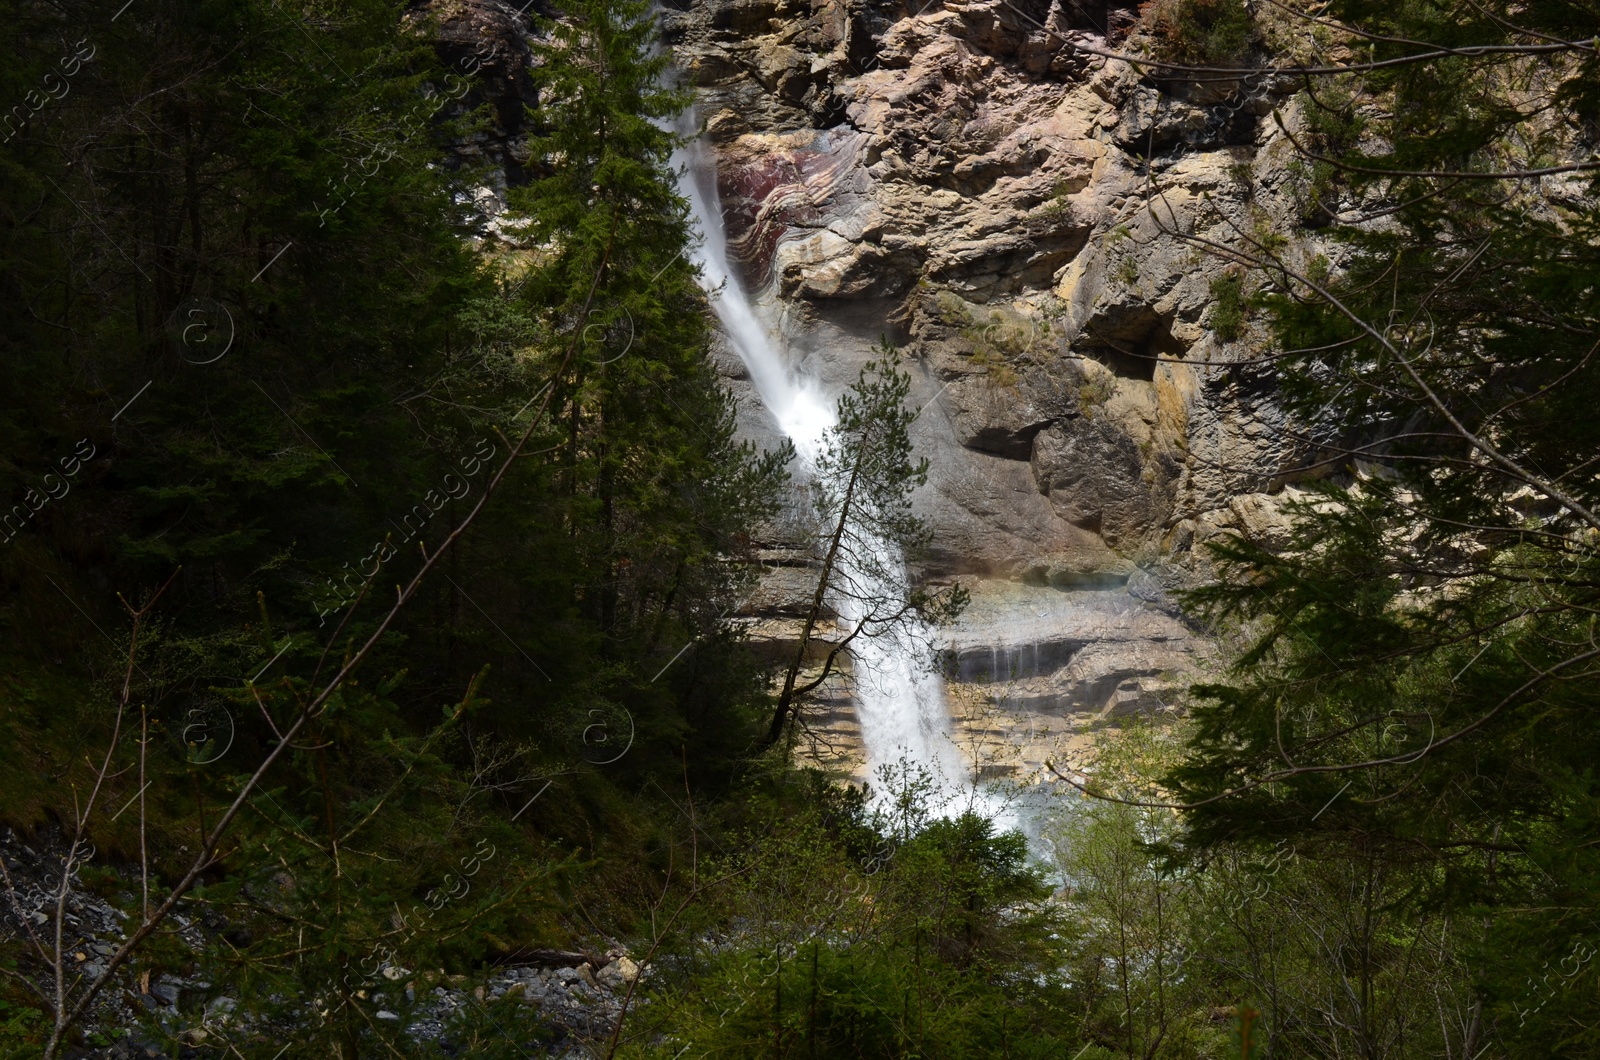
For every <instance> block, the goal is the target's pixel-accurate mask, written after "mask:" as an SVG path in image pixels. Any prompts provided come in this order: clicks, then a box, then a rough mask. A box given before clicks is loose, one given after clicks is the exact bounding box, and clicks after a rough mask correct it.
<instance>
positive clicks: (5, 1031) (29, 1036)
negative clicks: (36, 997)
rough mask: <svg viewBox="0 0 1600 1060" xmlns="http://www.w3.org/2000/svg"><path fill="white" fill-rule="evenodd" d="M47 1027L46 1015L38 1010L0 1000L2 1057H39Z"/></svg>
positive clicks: (6, 1058) (0, 1055)
mask: <svg viewBox="0 0 1600 1060" xmlns="http://www.w3.org/2000/svg"><path fill="white" fill-rule="evenodd" d="M46 1026H47V1021H46V1019H45V1015H44V1013H43V1012H40V1011H39V1010H38V1009H37V1008H33V1007H32V1006H28V1005H15V1004H12V1003H11V1002H9V1001H4V1000H0V1057H4V1058H5V1060H22V1058H23V1057H33V1056H37V1055H39V1048H40V1046H42V1045H43V1044H44V1031H45V1028H46Z"/></svg>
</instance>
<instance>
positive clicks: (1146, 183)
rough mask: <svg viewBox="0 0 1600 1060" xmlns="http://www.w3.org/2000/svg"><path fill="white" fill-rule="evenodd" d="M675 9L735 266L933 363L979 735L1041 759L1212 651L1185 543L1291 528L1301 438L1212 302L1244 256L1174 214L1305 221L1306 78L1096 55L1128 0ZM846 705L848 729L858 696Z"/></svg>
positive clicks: (919, 365)
mask: <svg viewBox="0 0 1600 1060" xmlns="http://www.w3.org/2000/svg"><path fill="white" fill-rule="evenodd" d="M679 7H680V8H681V9H679V10H671V11H669V12H668V13H667V14H666V16H665V21H664V25H665V29H666V33H667V36H668V39H669V41H670V42H671V43H672V45H673V46H674V47H675V49H676V50H677V54H678V56H679V57H680V60H681V62H682V64H683V66H684V68H685V70H686V71H687V75H688V77H689V79H690V80H691V81H692V83H693V85H694V86H695V87H696V89H697V90H698V98H699V100H700V105H699V116H700V118H701V120H702V121H703V122H704V124H705V128H706V130H707V134H708V136H709V138H710V139H711V140H712V142H713V143H714V144H715V146H716V150H717V165H718V172H717V180H718V185H719V187H720V190H721V194H722V199H723V205H724V212H725V217H726V222H727V225H728V229H729V236H730V244H731V248H732V250H733V252H734V255H735V256H736V257H737V259H738V261H739V263H740V265H741V266H742V268H743V269H744V271H745V276H746V280H747V285H748V286H749V287H750V289H751V290H753V291H761V292H763V297H764V298H765V299H767V300H768V302H769V303H770V304H772V306H773V307H774V308H775V310H776V312H777V313H778V314H779V315H780V316H781V318H782V320H783V321H784V328H785V331H786V333H787V338H788V340H789V343H790V347H791V349H792V350H793V351H795V356H796V358H797V359H802V358H803V359H804V360H805V361H806V364H807V367H808V368H809V369H810V370H812V371H814V372H818V373H820V374H821V375H822V376H823V377H824V378H825V379H826V380H827V381H828V382H830V383H831V384H832V385H834V386H836V387H838V388H842V387H843V386H844V385H846V383H847V382H848V380H849V379H850V378H852V377H853V376H854V374H855V372H856V371H857V370H858V368H859V366H860V364H861V363H862V362H863V361H864V360H865V359H866V358H867V357H868V356H869V355H870V350H871V347H872V346H873V344H874V343H875V342H876V341H877V340H878V338H879V337H880V335H887V336H888V337H890V338H892V339H894V340H895V341H897V342H899V343H901V344H902V345H903V347H904V349H905V350H906V351H907V353H908V354H909V357H910V358H911V361H912V363H913V365H914V370H915V373H916V376H917V393H916V394H914V400H915V401H916V403H917V404H918V405H925V408H924V410H923V413H922V416H921V418H920V419H919V421H918V430H919V437H918V443H919V445H920V446H921V447H922V449H923V452H924V453H925V454H927V455H928V456H930V458H931V459H932V461H933V474H932V481H931V482H930V483H929V486H928V488H927V490H926V491H925V493H924V495H923V496H922V497H921V501H922V503H923V505H924V507H925V511H926V513H927V514H928V515H929V516H930V517H931V518H932V519H933V521H934V523H935V525H936V527H937V530H938V543H937V551H936V553H935V555H934V556H933V557H932V560H931V562H930V563H929V565H928V566H927V568H926V569H925V570H924V572H923V574H924V576H926V577H929V578H933V579H949V578H960V579H962V580H964V581H965V582H966V583H967V584H968V585H969V587H970V588H971V589H972V590H973V593H974V598H975V602H974V606H973V607H972V609H971V610H970V611H969V613H968V615H967V616H966V617H965V618H964V619H963V620H962V621H961V622H960V624H959V625H958V626H957V627H956V628H955V629H953V630H951V631H949V636H950V638H951V639H950V646H951V650H952V652H953V657H954V659H955V663H954V667H955V669H954V674H953V676H954V678H955V684H956V687H955V689H954V695H953V699H954V700H955V701H956V702H957V703H958V704H959V705H960V710H959V711H958V712H959V713H961V714H962V715H963V718H964V721H963V730H964V732H965V733H966V735H967V736H968V737H969V739H970V740H971V741H976V742H983V741H988V742H989V743H991V744H994V743H1002V744H1003V743H1006V742H1008V741H1009V742H1010V743H1011V744H1012V745H1013V746H1011V747H1010V748H1009V749H1005V750H1002V751H1001V752H999V753H998V757H996V758H993V759H992V761H991V765H998V767H999V768H1001V769H1002V770H1007V769H1012V768H1021V769H1024V770H1026V769H1027V768H1029V767H1031V766H1036V765H1037V764H1038V763H1039V761H1040V760H1041V759H1042V758H1043V757H1045V756H1046V755H1048V754H1049V753H1051V747H1052V746H1053V743H1052V741H1054V740H1055V739H1057V738H1058V737H1059V736H1060V734H1062V733H1071V732H1079V731H1082V730H1085V729H1088V728H1092V727H1094V726H1095V725H1097V724H1100V723H1102V722H1103V721H1105V720H1106V719H1108V718H1110V717H1114V716H1115V715H1116V714H1117V713H1118V712H1121V711H1126V710H1131V709H1160V708H1161V707H1162V706H1163V705H1164V704H1166V703H1167V702H1168V701H1170V699H1171V696H1170V693H1171V692H1172V691H1174V690H1175V689H1176V688H1177V687H1179V686H1181V685H1182V684H1183V683H1185V682H1186V681H1187V680H1188V679H1189V678H1190V677H1191V676H1192V674H1193V673H1194V671H1195V670H1196V669H1197V668H1198V667H1199V666H1201V665H1203V663H1204V660H1205V658H1206V657H1207V654H1208V646H1207V645H1206V643H1205V642H1204V641H1203V640H1202V639H1200V638H1198V637H1197V636H1196V635H1195V634H1194V633H1193V632H1192V630H1190V628H1189V627H1187V626H1186V625H1185V624H1184V622H1183V621H1182V619H1181V617H1180V616H1179V615H1178V614H1177V612H1176V610H1175V609H1174V608H1173V607H1172V606H1171V604H1170V602H1169V601H1168V599H1167V595H1166V591H1167V589H1168V588H1169V587H1170V586H1171V584H1172V583H1173V582H1174V581H1181V580H1183V579H1184V578H1185V577H1188V576H1192V574H1193V571H1194V567H1195V563H1196V559H1195V557H1196V552H1195V546H1196V545H1197V544H1198V543H1200V542H1203V541H1204V540H1205V539H1206V538H1207V537H1209V536H1212V535H1214V534H1216V533H1218V532H1222V531H1225V530H1242V531H1246V532H1250V533H1254V534H1256V535H1258V536H1266V537H1269V538H1270V536H1271V535H1272V534H1273V533H1275V532H1281V529H1282V527H1281V522H1280V519H1279V517H1278V516H1277V515H1276V511H1277V507H1278V505H1277V499H1276V498H1275V497H1274V496H1272V495H1273V494H1277V493H1279V492H1280V491H1281V490H1282V489H1283V487H1284V485H1285V481H1284V480H1285V478H1286V477H1287V475H1288V472H1289V469H1290V468H1291V467H1292V466H1294V463H1295V460H1296V453H1295V452H1294V446H1293V445H1292V444H1290V443H1289V440H1288V439H1286V438H1285V436H1284V424H1283V423H1282V421H1281V418H1280V416H1279V414H1278V412H1277V409H1276V408H1275V405H1274V401H1273V379H1272V373H1271V370H1270V363H1269V362H1267V361H1265V360H1264V359H1263V354H1264V353H1265V352H1267V351H1265V350H1264V349H1263V347H1262V344H1261V336H1260V335H1259V334H1257V333H1255V332H1254V331H1253V330H1252V328H1251V326H1250V324H1249V321H1248V320H1246V319H1243V318H1242V315H1241V314H1240V313H1239V312H1236V311H1232V310H1231V309H1230V310H1227V311H1229V312H1232V317H1231V318H1230V319H1228V320H1226V321H1222V322H1221V323H1220V325H1219V326H1213V325H1214V324H1216V323H1217V320H1216V318H1215V316H1214V314H1215V313H1216V312H1217V310H1216V309H1215V308H1214V304H1215V303H1216V302H1217V300H1218V295H1219V293H1220V294H1222V295H1223V297H1224V300H1225V301H1226V300H1227V295H1228V292H1229V288H1230V285H1231V286H1232V289H1233V290H1234V291H1237V285H1238V282H1239V280H1238V278H1237V276H1236V275H1234V274H1233V273H1230V267H1229V263H1228V262H1227V261H1226V260H1225V259H1224V258H1222V257H1220V256H1217V255H1208V254H1204V253H1200V252H1197V251H1196V249H1195V248H1194V246H1193V245H1192V244H1191V243H1188V242H1185V241H1184V240H1183V239H1180V238H1179V237H1178V233H1185V234H1193V235H1199V236H1202V237H1205V238H1207V239H1210V240H1212V241H1214V242H1216V243H1219V244H1222V245H1225V246H1226V245H1240V243H1241V241H1242V240H1243V239H1245V238H1247V237H1249V236H1250V235H1251V234H1252V233H1255V232H1260V231H1262V230H1264V229H1265V228H1267V227H1273V228H1279V227H1281V226H1282V224H1283V223H1284V222H1286V221H1288V222H1293V221H1294V220H1295V219H1296V218H1297V200H1296V196H1295V194H1294V192H1295V188H1294V187H1293V183H1292V180H1293V178H1292V174H1291V171H1290V168H1289V167H1288V166H1287V162H1288V161H1289V157H1290V155H1289V148H1290V144H1289V143H1288V142H1287V141H1286V139H1285V138H1284V136H1283V134H1282V132H1281V131H1280V130H1279V128H1278V126H1277V124H1276V123H1275V122H1274V121H1273V119H1272V118H1271V117H1270V115H1271V112H1272V110H1273V108H1274V107H1285V105H1286V103H1287V96H1286V94H1285V93H1286V92H1287V91H1288V90H1289V88H1290V86H1288V85H1277V84H1273V83H1270V82H1268V81H1263V80H1255V81H1251V82H1245V83H1241V82H1237V81H1235V82H1223V83H1203V84H1190V85H1181V84H1177V85H1175V84H1170V83H1168V84H1164V85H1161V84H1155V83H1152V82H1151V81H1149V80H1148V79H1144V78H1141V76H1140V74H1139V73H1138V72H1136V71H1135V70H1133V69H1132V68H1131V67H1130V66H1129V65H1128V64H1125V63H1118V62H1114V61H1113V62H1108V61H1106V60H1103V59H1100V58H1097V57H1094V56H1092V55H1089V54H1087V53H1085V52H1082V51H1079V50H1077V49H1076V48H1075V47H1074V45H1075V44H1087V45H1089V46H1091V47H1097V48H1102V49H1104V48H1106V47H1107V38H1108V36H1109V37H1110V38H1111V46H1112V47H1115V46H1116V44H1117V43H1118V38H1119V37H1120V35H1121V34H1122V33H1123V32H1125V31H1126V30H1127V28H1128V27H1129V26H1130V25H1131V24H1132V23H1133V21H1134V16H1133V15H1132V13H1131V12H1129V11H1127V10H1125V9H1119V8H1117V7H1115V6H1113V7H1109V8H1108V7H1105V6H1103V5H1102V6H1098V7H1097V6H1094V5H1082V4H1076V5H1075V4H1071V3H1064V2H1063V0H967V2H958V0H943V2H940V0H932V2H926V3H920V2H913V3H910V4H906V3H888V2H880V0H711V2H708V3H696V4H692V5H689V6H687V7H684V6H683V5H679ZM1288 109H1290V110H1291V111H1292V108H1288ZM1237 271H1238V270H1237V269H1234V273H1237ZM729 373H730V375H731V376H734V377H737V376H738V375H739V372H738V370H737V368H736V367H732V366H730V369H729ZM735 385H738V380H737V378H735ZM747 396H748V397H749V405H750V406H751V408H752V410H753V411H752V415H751V422H752V423H753V424H759V423H760V421H761V415H760V412H759V406H758V405H757V403H756V402H755V399H754V396H753V394H747ZM757 430H759V427H758V428H757ZM1199 562H1201V563H1202V564H1203V559H1202V560H1200V561H1199ZM775 578H776V579H777V580H778V581H779V582H781V581H782V579H783V578H788V579H790V580H793V579H794V578H795V573H794V570H793V569H792V567H785V568H784V572H783V574H782V575H777V576H775ZM782 595H783V594H782V592H781V591H776V586H775V593H774V598H776V597H781V596H782ZM765 618H766V619H767V622H766V623H765V626H764V628H766V629H767V630H768V631H771V630H772V628H773V626H774V623H776V624H777V625H778V626H780V627H781V619H782V615H781V613H778V612H774V611H770V610H769V611H768V612H767V613H766V615H765ZM778 635H779V636H780V637H781V632H780V633H779V634H778ZM826 728H827V729H828V731H830V732H832V733H834V734H836V735H839V734H842V735H845V736H848V732H849V728H850V725H849V712H848V710H847V709H842V708H841V709H840V710H838V711H836V712H835V716H834V717H833V718H832V719H831V720H830V724H829V725H828V726H826ZM1019 733H1020V734H1023V735H1022V737H1021V738H1020V741H1019V739H1018V735H1017V734H1019ZM1002 736H1003V737H1005V739H1001V737H1002ZM845 742H846V743H848V740H846V741H845ZM1019 742H1020V746H1015V745H1017V744H1018V743H1019ZM843 754H844V757H846V758H848V750H846V751H845V752H844V753H843Z"/></svg>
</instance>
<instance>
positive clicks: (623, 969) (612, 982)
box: [597, 957, 639, 990]
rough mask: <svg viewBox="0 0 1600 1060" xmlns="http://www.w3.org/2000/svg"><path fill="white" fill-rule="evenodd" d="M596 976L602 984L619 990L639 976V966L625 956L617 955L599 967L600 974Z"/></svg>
mask: <svg viewBox="0 0 1600 1060" xmlns="http://www.w3.org/2000/svg"><path fill="white" fill-rule="evenodd" d="M597 978H598V979H599V980H600V982H601V983H602V984H603V985H605V986H609V987H610V988H611V989H613V990H619V989H622V988H625V987H626V986H627V985H628V984H630V983H632V982H633V981H634V980H636V979H638V978H639V966H638V965H637V964H635V963H633V961H631V960H629V959H628V958H627V957H618V958H617V959H616V960H614V961H612V962H611V963H610V964H608V965H606V966H605V967H604V968H602V969H600V974H599V976H598V977H597Z"/></svg>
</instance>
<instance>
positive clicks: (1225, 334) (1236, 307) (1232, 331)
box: [1206, 272, 1249, 342]
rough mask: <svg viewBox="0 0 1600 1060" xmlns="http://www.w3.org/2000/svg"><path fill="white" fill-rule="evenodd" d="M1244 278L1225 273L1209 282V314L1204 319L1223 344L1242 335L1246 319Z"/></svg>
mask: <svg viewBox="0 0 1600 1060" xmlns="http://www.w3.org/2000/svg"><path fill="white" fill-rule="evenodd" d="M1248 305H1249V303H1248V301H1247V299H1246V297H1245V293H1244V277H1243V276H1242V275H1240V274H1239V273H1237V272H1225V273H1223V274H1222V275H1220V276H1218V277H1216V278H1215V279H1213V280H1212V281H1211V312H1210V314H1209V315H1208V316H1207V318H1206V323H1207V324H1208V325H1210V327H1211V331H1212V333H1213V334H1215V335H1216V336H1217V338H1219V339H1221V340H1222V341H1223V342H1233V341H1235V340H1237V339H1238V338H1239V337H1240V336H1241V335H1243V334H1244V328H1245V323H1246V321H1247V320H1248V319H1249V318H1248Z"/></svg>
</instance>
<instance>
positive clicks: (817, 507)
mask: <svg viewBox="0 0 1600 1060" xmlns="http://www.w3.org/2000/svg"><path fill="white" fill-rule="evenodd" d="M878 354H879V356H878V357H877V358H876V359H874V360H872V361H870V362H868V363H867V364H866V365H864V366H862V369H861V374H860V375H859V376H858V377H857V378H856V382H855V384H854V385H853V386H851V388H850V389H849V390H847V391H845V392H844V393H843V394H841V395H840V396H839V401H838V404H837V406H836V409H835V418H834V425H833V426H832V427H830V428H829V429H828V430H827V431H826V432H825V433H824V435H823V438H822V445H821V450H820V452H818V453H817V455H816V457H815V474H814V476H813V478H812V480H811V482H810V483H809V484H808V485H809V488H810V493H811V512H810V518H811V526H810V528H809V532H810V535H811V537H812V540H813V541H814V542H815V550H816V552H817V554H818V556H819V558H820V560H821V564H820V567H821V569H820V571H819V573H818V575H817V585H816V589H815V591H814V593H813V595H812V599H811V605H810V608H809V610H808V611H807V612H806V615H805V617H804V619H803V622H802V626H801V632H800V636H799V638H798V640H799V644H798V646H797V648H796V651H795V654H794V656H793V659H792V661H791V662H790V663H789V666H788V669H787V671H785V673H784V677H783V688H782V691H781V692H780V693H779V695H778V703H777V707H776V709H775V710H774V712H773V715H772V721H771V723H770V725H769V726H768V729H767V736H766V740H765V745H766V746H769V747H770V746H774V745H776V744H777V743H778V742H779V741H780V740H781V739H782V738H783V737H784V735H785V734H786V733H788V732H790V731H791V722H792V721H793V719H794V717H795V715H796V712H797V711H798V709H799V707H800V704H801V703H802V702H803V701H804V699H805V697H806V696H808V695H810V694H811V693H812V692H814V691H816V690H817V689H818V688H820V687H821V686H822V685H823V683H824V682H826V681H827V680H828V678H829V677H830V676H832V675H833V674H834V673H835V672H836V671H837V666H838V662H839V656H840V653H841V652H842V651H843V650H844V649H845V648H846V647H848V646H849V644H850V642H851V641H853V640H855V639H856V638H857V637H867V638H872V637H893V638H900V639H901V640H902V643H903V644H905V646H906V648H907V650H915V648H916V646H915V645H913V644H909V643H906V642H907V641H908V640H909V637H908V634H907V630H909V629H914V627H916V626H917V625H919V624H922V623H927V624H932V625H938V624H941V623H945V622H949V621H952V620H953V619H954V618H955V617H956V616H957V615H959V614H960V613H961V611H962V610H963V609H964V608H965V607H966V604H967V593H966V590H965V589H964V588H962V587H961V586H959V585H956V586H948V587H942V588H930V587H926V586H906V585H905V582H906V579H905V577H904V570H905V564H906V563H907V562H912V561H915V560H916V559H917V558H918V557H919V556H920V555H921V554H922V553H923V552H924V551H925V550H926V549H927V548H928V546H929V544H930V543H931V542H932V538H933V530H932V527H931V526H930V524H929V523H928V522H927V520H925V519H924V518H923V517H922V516H921V515H919V514H917V512H916V511H915V510H914V509H913V507H912V499H911V498H912V494H913V493H915V491H916V490H917V489H918V488H919V487H921V486H923V485H925V484H926V483H927V481H928V461H927V459H926V458H921V459H918V458H914V457H913V455H912V446H911V424H912V423H913V422H914V421H915V420H916V418H917V415H918V411H917V410H913V409H910V408H908V407H907V406H906V396H907V395H908V394H909V393H910V392H911V376H910V375H909V373H906V372H903V371H901V370H900V353H899V351H898V350H896V349H895V348H894V347H893V346H892V345H891V344H890V343H889V341H888V340H887V339H885V340H883V341H882V343H881V344H880V346H879V349H878ZM824 605H827V606H829V607H832V608H833V609H835V610H836V611H838V612H839V613H840V614H842V615H845V616H847V617H846V620H845V621H846V624H847V628H846V630H845V634H844V636H843V637H841V638H840V639H839V640H838V641H836V642H835V643H834V644H833V645H831V646H830V647H829V649H828V651H827V654H826V656H825V657H824V659H823V663H822V666H821V667H820V672H817V673H815V674H809V675H807V677H806V678H805V679H804V680H803V681H802V679H801V669H802V668H803V667H805V666H806V664H807V658H808V648H809V646H810V642H811V638H812V635H813V633H814V632H815V630H816V629H817V625H818V623H819V622H820V621H821V620H822V618H823V613H824V612H823V608H824ZM930 664H931V660H930Z"/></svg>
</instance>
